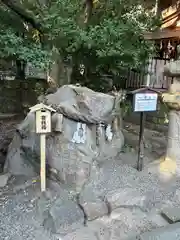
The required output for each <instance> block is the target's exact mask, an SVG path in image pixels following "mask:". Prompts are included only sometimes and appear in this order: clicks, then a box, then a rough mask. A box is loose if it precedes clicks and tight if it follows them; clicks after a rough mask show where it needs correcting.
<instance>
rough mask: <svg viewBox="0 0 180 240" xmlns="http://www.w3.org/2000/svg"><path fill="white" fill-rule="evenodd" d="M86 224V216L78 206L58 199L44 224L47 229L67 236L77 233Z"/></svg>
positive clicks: (69, 201) (47, 214)
mask: <svg viewBox="0 0 180 240" xmlns="http://www.w3.org/2000/svg"><path fill="white" fill-rule="evenodd" d="M83 224H84V214H83V212H82V211H81V209H80V208H79V207H78V205H77V204H76V203H75V202H73V201H71V200H66V201H65V200H64V201H63V200H62V199H57V200H56V201H55V202H53V204H52V206H51V207H50V209H49V210H46V217H45V219H44V222H43V226H44V227H45V229H47V230H49V231H51V232H53V233H57V234H62V235H65V234H67V233H69V232H72V231H75V230H76V229H78V228H80V227H82V226H83Z"/></svg>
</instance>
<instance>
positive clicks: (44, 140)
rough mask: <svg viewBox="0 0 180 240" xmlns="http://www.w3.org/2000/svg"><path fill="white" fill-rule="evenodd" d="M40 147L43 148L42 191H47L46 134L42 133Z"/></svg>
mask: <svg viewBox="0 0 180 240" xmlns="http://www.w3.org/2000/svg"><path fill="white" fill-rule="evenodd" d="M40 149H41V169H40V175H41V192H45V191H46V135H45V134H41V135H40Z"/></svg>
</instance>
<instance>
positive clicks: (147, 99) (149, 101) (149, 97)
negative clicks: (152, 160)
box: [131, 88, 158, 171]
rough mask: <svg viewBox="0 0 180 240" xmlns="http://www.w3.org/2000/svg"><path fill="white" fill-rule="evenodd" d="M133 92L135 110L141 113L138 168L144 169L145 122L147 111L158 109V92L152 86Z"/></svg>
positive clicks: (139, 169)
mask: <svg viewBox="0 0 180 240" xmlns="http://www.w3.org/2000/svg"><path fill="white" fill-rule="evenodd" d="M131 93H132V94H133V111H134V112H139V113H140V131H139V150H138V161H137V170H138V171H142V169H143V159H144V141H143V138H144V137H143V136H144V124H145V112H152V111H156V109H157V99H158V94H157V92H155V91H153V90H152V89H150V88H140V89H137V90H135V91H132V92H131Z"/></svg>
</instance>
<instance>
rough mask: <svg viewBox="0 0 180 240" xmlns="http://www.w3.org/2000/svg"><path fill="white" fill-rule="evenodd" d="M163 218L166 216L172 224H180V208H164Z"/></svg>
mask: <svg viewBox="0 0 180 240" xmlns="http://www.w3.org/2000/svg"><path fill="white" fill-rule="evenodd" d="M162 214H163V216H165V217H166V218H167V219H168V220H169V221H170V222H173V223H175V222H179V221H180V208H178V207H169V208H164V209H163V211H162Z"/></svg>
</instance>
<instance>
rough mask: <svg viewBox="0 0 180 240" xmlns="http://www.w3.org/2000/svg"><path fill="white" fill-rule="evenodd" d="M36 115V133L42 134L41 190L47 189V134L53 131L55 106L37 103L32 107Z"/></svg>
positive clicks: (31, 110) (31, 109)
mask: <svg viewBox="0 0 180 240" xmlns="http://www.w3.org/2000/svg"><path fill="white" fill-rule="evenodd" d="M30 112H34V113H35V116H36V133H38V134H40V162H41V164H40V176H41V192H45V191H46V134H47V133H50V132H51V112H56V111H55V110H54V109H53V108H51V107H49V106H46V105H44V104H42V103H41V104H37V105H35V106H33V107H31V108H30Z"/></svg>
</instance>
